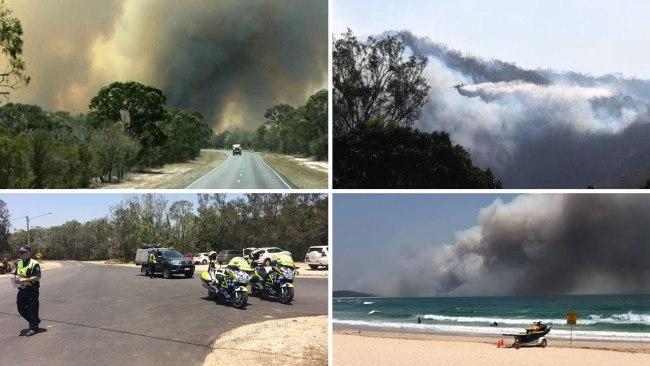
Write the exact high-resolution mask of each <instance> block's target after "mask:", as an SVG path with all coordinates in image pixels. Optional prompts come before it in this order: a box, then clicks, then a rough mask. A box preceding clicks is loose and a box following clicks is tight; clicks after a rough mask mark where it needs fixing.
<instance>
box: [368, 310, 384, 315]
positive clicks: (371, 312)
mask: <svg viewBox="0 0 650 366" xmlns="http://www.w3.org/2000/svg"><path fill="white" fill-rule="evenodd" d="M376 313H381V311H377V310H374V309H373V310H370V312H369V313H368V315H370V314H376Z"/></svg>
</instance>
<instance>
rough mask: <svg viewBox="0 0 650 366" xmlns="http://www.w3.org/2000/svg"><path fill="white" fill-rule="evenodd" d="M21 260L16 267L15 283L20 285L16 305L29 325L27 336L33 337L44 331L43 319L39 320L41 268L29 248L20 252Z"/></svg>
mask: <svg viewBox="0 0 650 366" xmlns="http://www.w3.org/2000/svg"><path fill="white" fill-rule="evenodd" d="M19 252H20V260H18V263H17V265H16V270H15V271H14V275H16V276H17V277H16V279H15V282H16V284H17V285H18V296H17V297H16V305H17V306H18V313H19V314H20V315H21V316H22V317H23V318H25V320H27V322H28V323H29V331H27V333H25V336H27V337H31V336H33V335H34V334H36V333H38V332H40V331H42V330H43V329H41V328H39V327H38V325H39V324H40V323H41V319H39V318H38V289H39V287H40V281H41V266H40V265H39V264H38V262H36V260H35V259H33V258H32V250H31V248H30V247H28V246H23V247H21V248H20V250H19Z"/></svg>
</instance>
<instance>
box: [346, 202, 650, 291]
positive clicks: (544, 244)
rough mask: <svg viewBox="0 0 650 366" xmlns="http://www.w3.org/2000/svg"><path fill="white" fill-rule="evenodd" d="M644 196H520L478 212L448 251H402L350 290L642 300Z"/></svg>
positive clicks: (649, 218) (647, 270)
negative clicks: (638, 296) (633, 296)
mask: <svg viewBox="0 0 650 366" xmlns="http://www.w3.org/2000/svg"><path fill="white" fill-rule="evenodd" d="M648 222H650V197H648V196H647V195H635V194H625V195H623V194H618V195H613V194H566V195H560V194H553V195H539V194H536V195H522V196H518V197H516V198H515V199H514V200H513V201H512V202H509V203H504V202H503V201H501V200H500V199H497V200H495V201H494V202H493V203H492V204H491V205H489V206H487V207H485V208H483V209H481V211H480V213H479V215H478V218H477V223H476V226H474V227H472V228H469V229H467V230H465V231H461V232H458V233H457V234H456V240H455V242H454V243H452V244H448V245H442V246H432V247H429V248H428V249H425V250H422V249H418V250H412V249H404V248H403V249H402V250H401V254H400V256H399V257H398V258H397V259H396V260H395V262H396V263H395V265H394V266H395V267H394V268H391V270H390V273H389V274H387V275H386V276H384V277H382V281H377V277H375V276H364V275H362V276H361V277H360V278H359V280H358V281H357V282H356V283H355V284H354V285H353V287H352V288H357V289H360V290H362V291H370V292H374V293H378V294H383V295H388V296H432V295H472V296H473V295H512V294H516V295H523V294H603V293H648V292H649V291H650V282H649V281H648V278H650V266H648V263H650V242H649V241H648V238H650V226H648Z"/></svg>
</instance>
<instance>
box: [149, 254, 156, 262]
mask: <svg viewBox="0 0 650 366" xmlns="http://www.w3.org/2000/svg"><path fill="white" fill-rule="evenodd" d="M149 263H156V256H155V255H154V254H153V253H151V254H149Z"/></svg>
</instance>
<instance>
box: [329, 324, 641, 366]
mask: <svg viewBox="0 0 650 366" xmlns="http://www.w3.org/2000/svg"><path fill="white" fill-rule="evenodd" d="M498 339H499V338H488V337H463V336H445V335H429V334H413V333H390V332H376V331H363V330H342V329H337V330H335V332H334V345H333V346H334V365H336V366H345V365H400V366H404V365H409V366H411V365H461V366H462V365H526V366H536V365H540V366H541V365H544V366H548V365H552V366H563V365H571V366H575V365H590V366H600V365H603V366H604V365H617V366H621V365H650V344H649V343H635V342H608V343H604V342H573V344H569V342H568V341H563V340H562V341H560V340H553V339H552V338H551V339H549V346H548V347H547V348H521V349H518V350H517V349H514V348H497V346H496V344H497V341H498ZM504 340H505V341H506V344H510V343H512V339H511V338H506V337H504Z"/></svg>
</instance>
